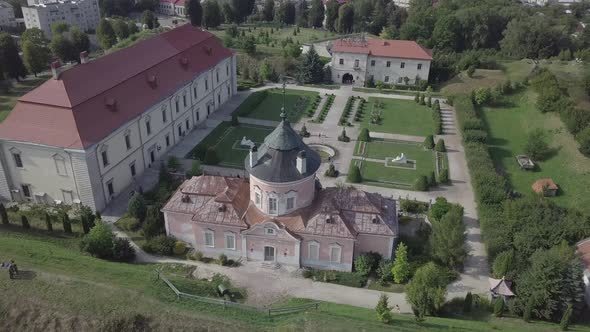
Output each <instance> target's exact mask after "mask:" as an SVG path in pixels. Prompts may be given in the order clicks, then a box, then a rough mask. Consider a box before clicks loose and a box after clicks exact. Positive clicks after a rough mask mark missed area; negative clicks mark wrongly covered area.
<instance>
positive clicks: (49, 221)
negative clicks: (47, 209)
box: [45, 213, 53, 232]
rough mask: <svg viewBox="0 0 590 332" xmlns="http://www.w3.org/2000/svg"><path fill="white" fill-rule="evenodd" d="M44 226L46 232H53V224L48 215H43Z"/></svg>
mask: <svg viewBox="0 0 590 332" xmlns="http://www.w3.org/2000/svg"><path fill="white" fill-rule="evenodd" d="M45 226H46V227H47V231H48V232H53V224H52V223H51V217H50V216H49V213H45Z"/></svg>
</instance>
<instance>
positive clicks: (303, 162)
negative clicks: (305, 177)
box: [297, 150, 307, 174]
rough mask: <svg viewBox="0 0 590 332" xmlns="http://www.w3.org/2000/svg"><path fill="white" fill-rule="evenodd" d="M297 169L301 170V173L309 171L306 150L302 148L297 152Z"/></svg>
mask: <svg viewBox="0 0 590 332" xmlns="http://www.w3.org/2000/svg"><path fill="white" fill-rule="evenodd" d="M297 171H299V174H304V173H305V172H307V156H306V154H305V150H301V151H299V153H298V154H297Z"/></svg>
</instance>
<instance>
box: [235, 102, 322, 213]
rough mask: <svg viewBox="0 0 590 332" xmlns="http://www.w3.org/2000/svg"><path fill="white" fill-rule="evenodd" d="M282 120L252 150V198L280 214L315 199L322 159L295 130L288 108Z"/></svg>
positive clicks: (267, 210) (249, 164) (249, 167)
mask: <svg viewBox="0 0 590 332" xmlns="http://www.w3.org/2000/svg"><path fill="white" fill-rule="evenodd" d="M281 118H282V121H281V123H280V124H279V125H278V126H277V128H276V129H275V130H274V131H273V132H272V133H270V134H269V135H268V136H267V137H266V138H265V139H264V143H262V144H261V145H260V146H259V147H257V146H254V147H252V149H250V154H249V155H248V156H247V157H246V160H245V166H246V171H248V173H250V200H251V201H252V203H254V204H255V205H256V207H258V209H260V210H261V211H262V212H264V213H266V214H268V215H274V216H280V215H284V214H288V213H291V212H293V211H295V210H297V209H300V208H302V207H306V206H308V205H310V204H311V203H312V202H313V199H314V195H315V173H316V171H317V170H318V168H319V167H320V163H321V158H320V156H319V154H318V153H317V152H315V151H314V150H312V149H310V148H309V147H308V146H307V145H306V144H305V143H304V142H303V140H302V139H301V137H300V136H299V134H298V133H297V132H296V131H295V130H293V128H292V127H291V124H290V123H289V121H288V120H287V118H286V115H285V113H284V111H283V112H282V113H281Z"/></svg>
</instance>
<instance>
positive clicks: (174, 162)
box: [168, 156, 180, 170]
mask: <svg viewBox="0 0 590 332" xmlns="http://www.w3.org/2000/svg"><path fill="white" fill-rule="evenodd" d="M168 168H169V169H173V170H176V169H178V168H180V161H178V158H176V157H175V156H169V157H168Z"/></svg>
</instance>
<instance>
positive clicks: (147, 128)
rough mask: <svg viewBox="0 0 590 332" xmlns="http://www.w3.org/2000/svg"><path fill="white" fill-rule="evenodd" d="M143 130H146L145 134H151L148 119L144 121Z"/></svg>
mask: <svg viewBox="0 0 590 332" xmlns="http://www.w3.org/2000/svg"><path fill="white" fill-rule="evenodd" d="M145 130H146V131H147V134H148V135H151V133H152V125H151V124H150V122H149V121H146V122H145Z"/></svg>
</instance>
